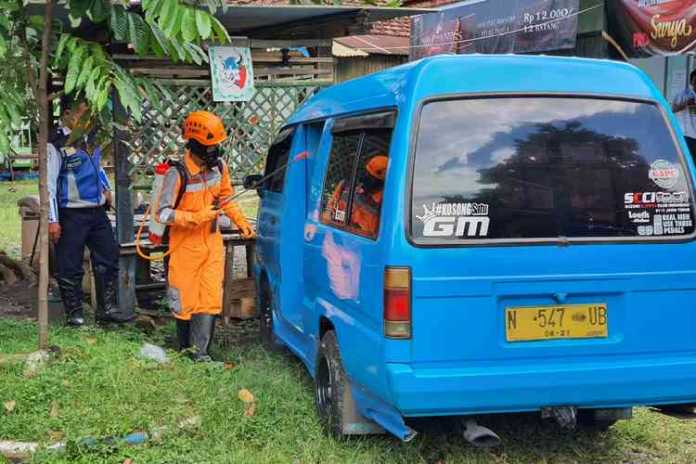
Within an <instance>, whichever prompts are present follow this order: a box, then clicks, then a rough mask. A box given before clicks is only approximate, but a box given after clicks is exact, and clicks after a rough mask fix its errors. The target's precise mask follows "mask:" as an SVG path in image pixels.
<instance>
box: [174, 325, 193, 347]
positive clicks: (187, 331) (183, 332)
mask: <svg viewBox="0 0 696 464" xmlns="http://www.w3.org/2000/svg"><path fill="white" fill-rule="evenodd" d="M176 338H177V340H178V342H179V351H184V350H188V349H189V348H191V321H184V320H181V319H177V320H176Z"/></svg>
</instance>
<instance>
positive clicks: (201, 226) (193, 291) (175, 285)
mask: <svg viewBox="0 0 696 464" xmlns="http://www.w3.org/2000/svg"><path fill="white" fill-rule="evenodd" d="M183 132H184V139H186V140H187V143H186V152H185V154H184V160H183V163H181V164H180V165H179V167H177V168H176V169H169V170H168V171H167V174H166V176H165V178H164V184H163V187H162V193H161V197H160V202H159V206H160V207H159V211H158V212H157V214H158V217H159V220H160V222H161V223H163V224H167V225H169V249H170V250H171V254H170V257H169V289H168V297H169V305H170V309H171V310H172V312H173V313H174V316H175V318H176V326H177V338H178V340H179V348H180V349H181V350H185V349H191V350H192V358H193V359H194V360H195V361H209V360H210V356H209V355H208V347H209V346H210V341H211V339H212V336H213V328H214V326H215V318H216V317H217V315H219V314H220V313H221V311H222V283H223V278H224V254H225V253H224V249H223V243H222V235H221V234H220V228H219V227H218V216H220V215H221V214H224V215H226V216H227V217H229V218H230V219H231V220H232V221H233V222H234V223H235V224H236V225H237V226H238V227H239V229H240V232H241V234H242V237H244V238H251V237H253V236H254V231H253V229H252V228H251V226H250V225H249V223H248V222H247V220H246V217H245V216H244V213H243V212H242V211H241V210H240V209H239V206H237V204H236V203H235V202H234V201H233V200H232V199H233V197H234V189H233V188H232V184H231V183H230V174H229V171H228V169H227V164H226V163H225V162H224V161H222V160H221V159H220V144H221V143H222V142H223V141H225V140H226V139H227V132H226V131H225V127H224V125H223V123H222V120H221V119H220V118H219V117H218V116H216V115H215V114H213V113H210V112H208V111H195V112H193V113H191V114H190V115H188V117H187V118H186V120H185V121H184V126H183ZM180 191H183V195H182V196H179V194H180Z"/></svg>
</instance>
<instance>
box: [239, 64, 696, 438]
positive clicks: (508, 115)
mask: <svg viewBox="0 0 696 464" xmlns="http://www.w3.org/2000/svg"><path fill="white" fill-rule="evenodd" d="M693 172H694V163H693V160H692V159H691V157H690V156H688V151H687V147H686V145H685V143H684V141H683V139H682V135H681V132H680V130H679V129H678V127H677V122H676V120H675V118H674V116H673V114H672V113H671V111H670V109H669V107H668V105H667V103H666V102H665V100H664V99H663V97H662V96H661V94H660V92H659V91H658V90H657V89H656V88H655V86H654V85H653V84H652V82H651V81H650V79H649V78H648V77H647V76H646V75H645V74H644V73H643V72H641V71H640V70H638V69H637V68H635V67H633V66H630V65H627V64H624V63H618V62H610V61H601V60H589V59H578V58H558V57H533V56H513V55H507V56H495V55H489V56H479V55H471V56H439V57H433V58H428V59H424V60H421V61H417V62H412V63H409V64H406V65H403V66H400V67H396V68H393V69H389V70H387V71H383V72H379V73H376V74H372V75H369V76H366V77H362V78H359V79H355V80H352V81H348V82H345V83H342V84H339V85H335V86H333V87H330V88H327V89H325V90H323V91H321V92H319V93H318V94H317V95H315V96H314V97H312V98H311V99H310V100H309V101H308V102H307V103H306V104H305V105H304V106H303V107H302V108H301V109H299V110H298V111H297V112H296V113H295V114H294V115H293V116H292V117H291V119H290V120H289V122H288V123H287V126H286V127H285V128H284V129H283V130H282V131H281V132H280V134H279V136H278V137H277V139H276V140H275V142H274V143H273V145H272V147H271V148H270V150H269V153H268V158H267V162H266V176H267V178H266V179H264V180H263V183H262V184H261V185H260V187H259V189H258V190H259V194H260V196H261V205H260V209H259V213H258V225H257V228H258V245H257V261H256V269H255V271H256V278H257V285H258V294H259V308H260V316H261V331H262V337H263V339H264V340H265V342H267V343H268V344H269V345H277V344H282V345H284V346H286V347H287V348H289V349H290V350H291V351H292V352H293V353H294V354H295V355H297V356H298V357H299V358H300V359H301V360H302V362H303V363H304V364H305V365H306V367H307V369H308V370H309V372H310V374H311V375H312V377H313V378H314V379H315V385H316V404H317V409H318V413H319V415H320V417H321V419H322V421H323V423H324V425H325V426H326V428H327V430H328V431H330V432H331V433H333V434H335V435H337V436H343V435H351V434H365V433H375V432H381V431H388V432H390V433H392V434H394V435H396V436H397V437H399V438H401V439H403V440H408V439H410V438H411V437H412V436H413V435H414V433H415V432H414V431H413V430H412V429H411V428H410V427H409V426H408V424H407V419H408V418H413V417H421V416H473V415H478V414H490V413H509V412H525V411H526V412H530V411H532V412H533V411H539V412H540V413H541V414H542V415H546V416H550V417H555V418H557V419H559V421H560V422H562V424H566V425H567V424H571V426H572V425H575V423H581V424H591V425H596V426H609V425H611V424H612V423H613V422H615V421H616V420H617V419H621V418H628V417H630V413H631V408H632V407H633V406H635V405H654V406H658V407H662V406H665V405H672V406H674V405H678V407H681V408H690V407H691V405H693V404H695V403H696V243H695V242H694V236H695V234H696V229H695V228H694V205H695V203H694V195H693V192H694V190H693V174H692V173H693ZM260 179H261V176H260V175H259V176H250V177H249V178H248V179H247V181H246V182H245V183H246V184H247V185H253V183H254V181H259V180H260Z"/></svg>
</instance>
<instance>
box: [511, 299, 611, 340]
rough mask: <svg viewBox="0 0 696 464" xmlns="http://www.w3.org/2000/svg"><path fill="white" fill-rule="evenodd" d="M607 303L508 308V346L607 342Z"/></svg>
mask: <svg viewBox="0 0 696 464" xmlns="http://www.w3.org/2000/svg"><path fill="white" fill-rule="evenodd" d="M608 317H609V313H608V311H607V305H606V304H605V303H591V304H576V305H560V306H526V307H511V308H505V335H506V338H507V341H509V342H520V341H528V340H553V339H558V338H606V337H607V336H608V330H607V327H608V324H609V322H608Z"/></svg>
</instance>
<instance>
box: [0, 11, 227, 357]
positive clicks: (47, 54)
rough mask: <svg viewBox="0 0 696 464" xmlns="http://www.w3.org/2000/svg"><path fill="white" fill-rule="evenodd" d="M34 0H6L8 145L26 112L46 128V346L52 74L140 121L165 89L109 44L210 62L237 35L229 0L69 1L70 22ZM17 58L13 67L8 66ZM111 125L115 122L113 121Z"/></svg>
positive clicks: (2, 22) (0, 122)
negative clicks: (119, 59)
mask: <svg viewBox="0 0 696 464" xmlns="http://www.w3.org/2000/svg"><path fill="white" fill-rule="evenodd" d="M27 3H28V2H27V0H0V60H2V62H3V66H2V67H0V68H2V69H1V70H0V76H1V77H2V83H3V91H2V92H0V151H3V152H7V151H8V150H9V147H10V142H9V136H10V134H11V132H12V130H13V126H14V125H16V123H17V122H18V121H20V120H22V119H23V118H28V119H29V120H31V121H34V122H35V124H36V127H38V132H39V137H38V151H39V165H40V174H41V177H40V182H39V186H40V197H41V222H40V224H41V225H40V230H41V238H40V249H41V272H40V275H39V326H40V336H39V345H40V346H41V347H42V348H45V347H46V346H47V343H48V332H47V292H48V262H47V257H48V234H47V229H48V191H47V187H46V186H47V183H46V157H47V155H46V151H47V149H46V145H47V141H48V128H49V118H50V117H51V116H50V113H51V112H50V111H49V109H50V102H51V100H53V99H54V98H55V97H57V96H58V95H57V94H52V95H48V93H47V81H48V79H49V76H51V75H54V76H55V75H59V76H64V89H63V92H65V93H66V94H74V95H80V96H82V97H84V98H85V99H86V100H87V101H88V102H89V103H90V107H91V108H92V111H93V113H94V114H95V115H99V116H101V119H102V121H103V122H106V121H111V120H112V118H111V114H110V111H111V109H110V107H109V105H108V104H107V103H108V102H109V99H110V97H111V95H113V94H117V95H118V98H119V100H120V101H121V103H122V104H123V106H124V107H125V108H126V109H127V110H128V111H129V112H130V114H131V116H132V117H133V118H135V119H136V120H139V119H140V118H141V117H142V113H141V108H142V103H143V101H144V100H145V99H148V100H150V101H152V102H153V104H155V105H158V104H159V101H160V96H161V94H162V92H163V89H161V88H159V87H158V86H157V85H156V84H154V83H152V82H150V81H148V80H147V79H143V78H137V77H134V76H132V75H131V74H130V73H129V72H128V71H127V70H126V69H124V68H123V67H122V66H120V65H119V64H118V63H116V62H115V61H114V60H113V59H112V57H111V56H110V54H109V52H108V49H107V47H109V46H113V45H114V44H118V43H122V44H128V46H129V47H130V48H132V49H133V51H134V52H135V53H136V54H138V55H155V56H160V57H165V56H166V57H169V58H170V59H172V60H174V61H183V62H193V63H197V64H202V63H203V62H205V61H207V55H206V52H205V51H204V50H203V47H204V45H205V44H207V43H215V42H217V43H225V42H228V41H229V39H230V38H229V35H228V34H227V31H226V29H225V27H224V26H223V25H222V24H221V23H220V21H218V20H217V19H216V18H215V16H214V14H215V12H216V11H217V10H218V9H219V8H222V9H223V10H225V9H226V5H225V0H207V1H206V7H205V8H204V7H202V6H201V2H198V1H191V2H187V1H184V0H142V2H141V3H140V4H135V3H132V2H130V1H128V0H120V1H117V2H112V1H111V0H68V1H67V3H66V4H65V5H62V7H64V8H67V9H68V11H69V19H70V25H69V26H68V27H65V26H64V25H63V24H61V23H60V22H57V21H55V20H54V15H53V11H54V2H53V1H52V0H47V1H46V2H44V4H43V6H44V14H43V15H42V16H38V15H31V14H30V12H31V11H32V10H31V8H27ZM7 63H10V66H6V65H5V64H7ZM106 127H107V128H109V127H108V126H106Z"/></svg>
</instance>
